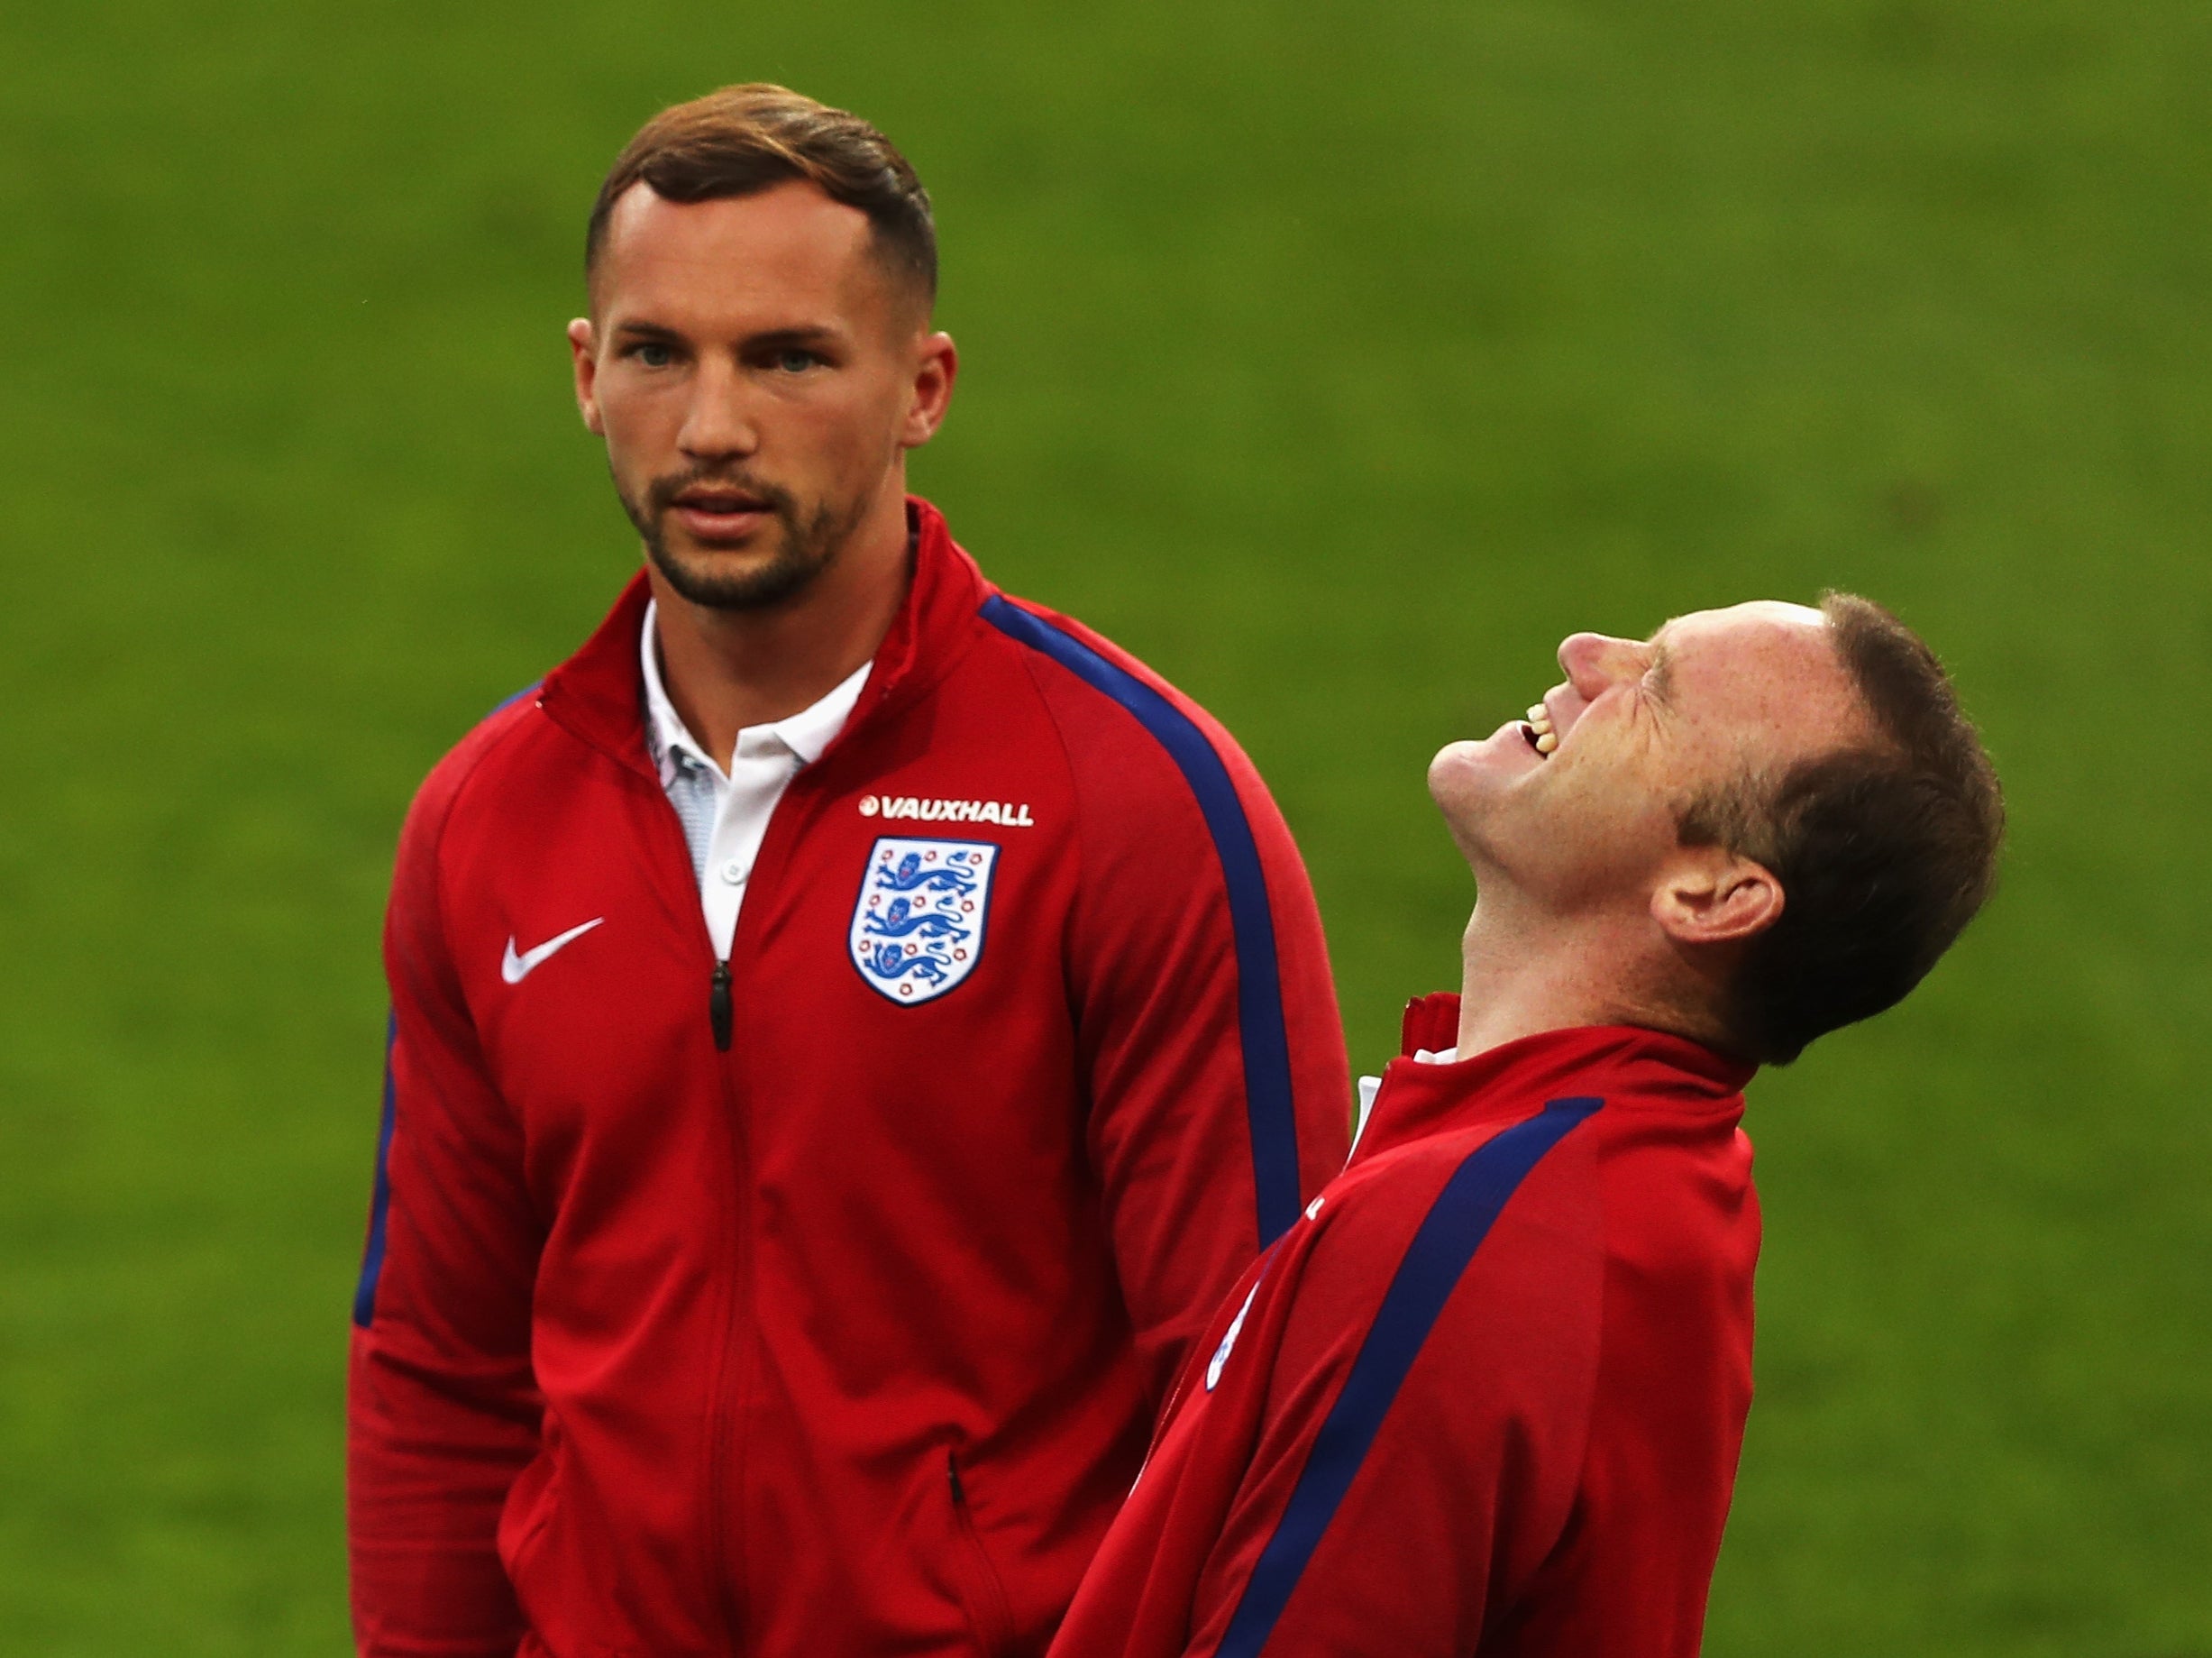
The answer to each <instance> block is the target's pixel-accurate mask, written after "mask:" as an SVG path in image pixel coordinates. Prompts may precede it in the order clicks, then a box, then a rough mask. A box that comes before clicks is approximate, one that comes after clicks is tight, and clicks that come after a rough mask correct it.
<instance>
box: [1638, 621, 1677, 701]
mask: <svg viewBox="0 0 2212 1658" xmlns="http://www.w3.org/2000/svg"><path fill="white" fill-rule="evenodd" d="M1674 672H1675V656H1674V653H1673V652H1672V651H1670V650H1668V648H1667V642H1666V640H1664V639H1662V638H1660V637H1659V635H1658V634H1656V633H1655V634H1653V635H1652V636H1651V665H1650V667H1649V668H1646V669H1645V670H1644V689H1645V690H1646V691H1648V692H1650V694H1651V697H1652V699H1653V700H1654V701H1657V702H1659V703H1660V704H1661V705H1662V706H1663V705H1664V704H1666V703H1667V702H1668V701H1670V700H1671V698H1672V695H1673V692H1674V682H1675V681H1674Z"/></svg>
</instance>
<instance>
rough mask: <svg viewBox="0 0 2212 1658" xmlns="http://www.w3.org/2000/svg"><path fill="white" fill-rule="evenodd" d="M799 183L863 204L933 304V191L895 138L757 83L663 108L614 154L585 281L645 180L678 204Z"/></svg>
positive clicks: (590, 231) (890, 257) (883, 246)
mask: <svg viewBox="0 0 2212 1658" xmlns="http://www.w3.org/2000/svg"><path fill="white" fill-rule="evenodd" d="M791 179H805V180H807V181H808V182H809V183H810V184H812V185H814V186H815V187H816V188H818V189H820V190H821V192H822V193H823V194H824V195H825V196H827V197H829V198H830V199H831V200H832V201H838V202H843V203H844V204H845V206H848V207H857V208H859V209H860V210H861V211H862V212H863V213H864V214H866V215H868V223H869V224H871V225H873V227H874V232H875V237H874V240H875V248H876V252H877V253H878V254H879V255H881V256H882V260H883V262H884V264H885V266H886V267H887V268H888V269H889V270H891V273H892V275H893V276H894V277H897V278H898V279H900V280H902V281H904V282H906V283H908V284H909V285H910V286H911V287H912V289H914V291H915V292H916V293H917V294H918V295H919V298H921V301H922V303H923V306H924V307H925V308H926V307H928V306H929V305H931V304H933V303H935V301H936V299H937V225H936V222H935V221H934V220H933V219H932V218H931V216H930V212H929V193H928V191H927V190H925V189H923V188H922V186H921V180H920V179H918V178H916V177H915V176H914V169H913V168H911V167H909V165H908V164H907V159H906V157H904V156H902V155H900V153H899V151H898V150H897V149H896V148H895V147H894V146H893V145H892V143H891V140H890V139H888V138H886V137H884V136H883V134H882V133H879V132H877V131H876V130H875V128H874V127H873V126H871V125H870V124H868V123H867V122H865V121H863V120H862V119H861V118H860V117H859V116H858V115H850V114H848V113H846V112H845V111H844V110H842V109H832V108H830V107H829V106H828V105H827V104H818V103H817V102H815V100H814V99H812V98H810V97H807V96H804V95H802V94H800V93H797V92H793V91H791V90H790V89H789V88H788V87H776V86H771V85H769V84H768V83H767V82H765V81H754V82H751V83H748V84H747V85H745V86H742V87H723V88H722V89H721V90H720V91H719V92H709V93H708V95H707V96H705V97H702V98H693V99H692V100H691V101H690V103H688V104H678V105H674V106H673V107H672V108H669V109H664V110H663V111H662V112H661V113H660V114H659V115H655V116H654V118H653V119H652V120H650V121H648V122H646V123H645V124H644V127H643V128H641V129H640V130H639V132H638V134H637V136H636V137H635V138H633V139H632V140H630V142H629V143H628V145H627V146H626V147H625V148H624V150H623V151H622V153H621V154H620V155H618V156H617V157H616V158H615V164H614V166H613V168H612V169H609V170H608V175H607V179H606V182H605V183H603V184H601V185H600V186H599V199H598V200H597V201H596V202H594V203H593V204H592V206H591V221H590V226H589V228H587V230H586V231H585V233H584V279H585V280H586V281H587V282H588V281H590V279H591V275H592V272H593V270H595V269H596V267H597V266H598V264H599V250H600V248H601V247H602V246H603V245H604V244H605V243H606V241H607V223H608V219H610V218H611V217H613V216H614V211H615V204H616V203H617V201H619V200H620V199H621V198H622V197H623V195H624V194H625V193H626V191H627V190H628V189H629V188H630V187H631V186H633V185H636V184H644V185H646V186H648V187H650V188H652V190H653V192H654V194H655V195H657V196H660V197H664V198H665V199H667V200H669V201H673V202H700V201H715V200H718V199H720V198H722V197H730V196H756V195H758V194H760V192H762V191H763V190H769V189H773V188H775V187H776V186H777V185H780V184H784V183H788V182H789V181H791Z"/></svg>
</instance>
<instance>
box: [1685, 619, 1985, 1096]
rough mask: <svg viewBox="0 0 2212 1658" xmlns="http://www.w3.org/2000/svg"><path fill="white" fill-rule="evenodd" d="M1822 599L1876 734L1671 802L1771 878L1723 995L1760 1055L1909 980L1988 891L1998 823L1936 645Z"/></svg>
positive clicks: (1945, 945) (1744, 1043) (1748, 1051)
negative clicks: (1772, 916)
mask: <svg viewBox="0 0 2212 1658" xmlns="http://www.w3.org/2000/svg"><path fill="white" fill-rule="evenodd" d="M1820 608H1821V610H1822V612H1823V614H1824V615H1825V616H1826V617H1827V618H1828V629H1829V633H1830V635H1831V637H1833V640H1834V642H1835V646H1836V652H1837V655H1840V656H1841V657H1842V661H1843V665H1844V667H1845V668H1846V669H1847V670H1848V671H1849V673H1850V674H1851V681H1852V682H1853V684H1854V685H1855V686H1856V687H1857V689H1858V692H1859V696H1860V701H1862V702H1863V703H1864V704H1865V706H1866V709H1867V711H1868V712H1869V714H1870V715H1871V716H1872V719H1873V723H1874V727H1875V729H1876V731H1877V732H1878V736H1879V742H1878V746H1875V747H1854V748H1847V749H1843V750H1841V751H1838V752H1834V753H1831V754H1826V755H1822V756H1818V757H1816V758H1814V759H1810V760H1803V761H1800V762H1798V763H1797V764H1796V765H1794V766H1792V767H1791V768H1790V769H1789V770H1788V771H1787V773H1785V774H1783V775H1782V776H1781V777H1780V779H1779V780H1778V782H1777V781H1775V780H1772V779H1765V780H1761V779H1752V780H1748V781H1746V782H1744V783H1741V784H1739V785H1738V786H1736V787H1733V788H1731V789H1727V790H1723V791H1719V792H1715V793H1713V794H1710V795H1707V796H1705V797H1703V798H1701V799H1699V800H1697V801H1694V802H1690V803H1689V804H1688V805H1686V806H1685V807H1683V808H1682V809H1681V810H1680V811H1678V812H1677V826H1678V828H1679V830H1680V833H1681V838H1682V840H1683V842H1684V844H1686V845H1691V846H1711V845H1720V846H1725V847H1728V848H1729V849H1730V850H1731V851H1735V852H1741V854H1743V856H1746V857H1750V858H1755V859H1757V860H1758V861H1759V862H1760V863H1761V864H1763V865H1765V866H1767V868H1768V869H1769V870H1770V871H1771V872H1772V873H1773V874H1774V875H1775V877H1776V878H1777V879H1778V881H1780V883H1781V884H1782V895H1783V907H1782V914H1781V918H1780V920H1778V921H1776V923H1775V924H1774V925H1773V926H1772V927H1770V928H1769V929H1768V930H1766V931H1765V932H1762V933H1760V934H1759V935H1758V936H1757V937H1756V938H1754V939H1752V940H1751V943H1750V948H1749V950H1748V951H1747V953H1746V955H1745V957H1744V959H1743V961H1742V962H1741V965H1740V966H1739V968H1738V971H1737V973H1736V975H1735V977H1734V980H1733V982H1732V984H1731V985H1730V987H1729V990H1728V993H1727V995H1726V997H1725V1001H1724V1004H1723V1008H1722V1020H1723V1025H1724V1027H1725V1031H1726V1045H1727V1046H1729V1047H1731V1048H1732V1049H1735V1050H1736V1051H1737V1052H1739V1053H1741V1055H1742V1056H1743V1057H1744V1058H1748V1059H1755V1060H1758V1061H1760V1062H1761V1063H1763V1064H1770V1065H1787V1064H1788V1063H1789V1061H1791V1060H1792V1059H1795V1058H1796V1057H1797V1056H1798V1054H1799V1053H1801V1052H1803V1051H1804V1049H1805V1044H1806V1043H1808V1042H1810V1041H1812V1040H1813V1039H1814V1038H1815V1037H1817V1036H1822V1035H1824V1034H1825V1033H1827V1032H1828V1031H1833V1030H1836V1029H1837V1028H1839V1027H1840V1026H1842V1025H1847V1024H1851V1023H1852V1022H1853V1021H1857V1020H1861V1019H1865V1018H1868V1017H1869V1016H1871V1015H1872V1014H1875V1013H1878V1012H1881V1011H1882V1010H1883V1009H1884V1008H1887V1007H1889V1006H1892V1005H1894V1004H1895V1003H1897V1002H1898V1001H1900V1000H1902V999H1903V998H1904V996H1905V994H1906V992H1907V991H1909V990H1911V989H1912V988H1913V986H1914V985H1917V984H1918V983H1920V981H1921V979H1922V978H1923V977H1924V976H1925V975H1926V973H1927V971H1928V969H1929V968H1931V967H1933V966H1934V965H1935V963H1936V961H1937V959H1938V958H1939V957H1942V953H1943V952H1944V951H1945V950H1947V949H1949V948H1951V942H1952V940H1953V939H1957V938H1958V936H1959V934H1960V932H1961V930H1964V928H1965V926H1966V924H1967V922H1969V921H1971V920H1972V919H1973V918H1974V914H1975V911H1978V910H1979V909H1980V908H1981V906H1982V903H1983V902H1984V901H1985V900H1987V899H1988V896H1989V893H1990V891H1991V889H1992V888H1993V887H1994V885H1995V884H1996V880H1997V850H1998V847H1999V846H2000V845H2001V844H2002V842H2003V840H2004V838H2005V799H2004V794H2003V792H2002V791H2001V790H2000V789H1999V787H1998V784H1997V771H1996V768H1995V767H1994V766H1993V765H1990V763H1989V756H1988V752H1987V751H1986V750H1985V749H1984V748H1983V747H1982V744H1981V738H1980V736H1979V734H1978V733H1977V732H1976V731H1975V729H1974V726H1973V723H1972V721H1970V719H1967V717H1966V715H1965V713H1964V712H1963V711H1962V710H1961V709H1960V707H1959V700H1958V696H1957V694H1956V693H1955V692H1953V691H1952V689H1951V679H1950V676H1949V675H1948V674H1946V673H1944V672H1943V664H1942V663H1941V662H1939V661H1938V660H1937V659H1936V656H1935V653H1934V652H1933V651H1931V650H1930V649H1929V648H1928V647H1927V646H1926V645H1925V644H1924V643H1922V641H1921V639H1920V637H1919V636H1917V635H1916V634H1915V633H1914V632H1913V631H1912V629H1911V628H1909V627H1906V625H1905V624H1904V623H1903V622H1901V621H1899V620H1898V619H1897V618H1896V617H1894V616H1892V615H1891V614H1890V613H1889V612H1888V611H1887V610H1885V609H1882V607H1881V606H1879V605H1878V604H1876V603H1874V602H1873V601H1872V600H1867V599H1860V598H1859V597H1857V596H1856V595H1853V594H1851V593H1828V594H1824V596H1823V597H1822V600H1821V607H1820Z"/></svg>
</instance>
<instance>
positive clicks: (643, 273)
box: [592, 179, 882, 309]
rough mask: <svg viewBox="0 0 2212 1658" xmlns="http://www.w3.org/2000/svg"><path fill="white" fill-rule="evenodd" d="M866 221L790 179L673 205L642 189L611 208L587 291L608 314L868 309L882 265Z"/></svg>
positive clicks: (853, 209) (851, 209) (635, 189)
mask: <svg viewBox="0 0 2212 1658" xmlns="http://www.w3.org/2000/svg"><path fill="white" fill-rule="evenodd" d="M872 234H873V231H872V227H871V226H870V224H869V223H868V215H866V214H864V213H863V212H861V211H860V209H858V208H857V207H849V206H845V204H844V203H843V202H838V201H833V200H831V199H830V198H829V197H827V195H825V194H824V193H823V192H822V191H821V190H820V189H819V188H818V187H816V186H814V185H812V184H810V183H808V182H806V181H805V180H803V179H793V180H791V182H789V183H786V184H779V185H776V186H774V187H772V188H769V189H766V190H762V191H757V192H755V193H754V194H753V195H750V196H728V197H714V198H712V199H709V200H707V201H698V202H678V201H671V200H669V199H668V198H667V197H663V196H662V195H660V194H659V193H658V192H657V191H655V190H654V188H652V186H651V185H649V184H645V183H644V182H642V181H641V182H640V183H637V184H635V185H633V186H631V187H630V188H629V189H627V190H626V191H625V192H624V193H623V195H622V197H621V198H620V199H619V200H617V202H616V203H615V207H614V211H613V213H612V214H611V215H609V217H608V231H607V241H606V243H605V245H604V247H603V248H602V249H601V251H600V254H599V260H598V261H597V262H598V269H596V270H594V272H593V273H592V274H593V281H592V287H593V289H594V293H593V298H594V301H595V302H596V303H598V304H599V305H602V306H605V305H608V304H610V303H617V302H620V301H627V300H635V301H638V302H642V303H644V304H645V305H648V306H659V305H665V304H667V303H669V302H671V301H678V302H682V301H690V302H693V303H697V302H701V301H706V302H710V303H713V302H719V303H728V302H730V301H733V300H737V299H741V298H745V297H748V296H752V297H758V298H767V297H769V296H771V295H779V294H780V295H782V296H783V297H785V298H793V297H797V296H799V295H802V294H803V295H810V296H813V297H814V298H816V299H817V300H818V301H819V302H822V303H827V304H831V305H842V306H843V307H845V308H848V309H849V308H851V307H852V306H854V305H855V304H856V303H857V304H859V305H861V306H863V307H867V306H868V304H869V301H870V300H872V299H874V298H876V297H877V296H876V294H875V292H874V291H873V290H875V289H879V288H880V286H881V283H882V273H881V270H880V269H879V264H880V261H877V260H875V259H874V258H873V256H872V254H871V251H870V240H871V236H872Z"/></svg>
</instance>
